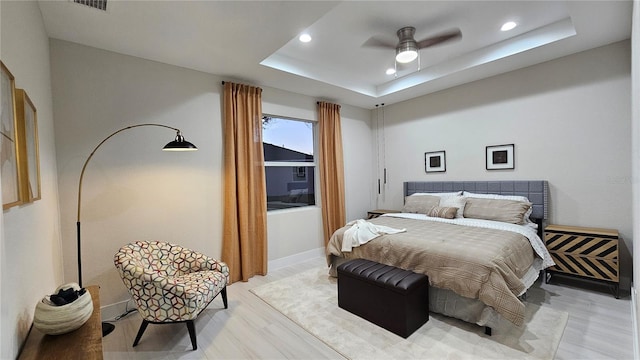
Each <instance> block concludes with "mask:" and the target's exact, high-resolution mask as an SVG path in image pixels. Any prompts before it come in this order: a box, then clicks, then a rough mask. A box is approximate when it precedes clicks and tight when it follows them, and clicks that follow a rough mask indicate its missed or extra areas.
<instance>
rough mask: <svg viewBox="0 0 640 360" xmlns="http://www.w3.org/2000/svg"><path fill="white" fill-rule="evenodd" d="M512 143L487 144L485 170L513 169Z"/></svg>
mask: <svg viewBox="0 0 640 360" xmlns="http://www.w3.org/2000/svg"><path fill="white" fill-rule="evenodd" d="M513 148H514V145H513V144H507V145H492V146H487V150H486V152H487V153H486V163H487V170H504V169H515V159H514V156H513Z"/></svg>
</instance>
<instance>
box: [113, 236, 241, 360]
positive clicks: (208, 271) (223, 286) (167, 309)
mask: <svg viewBox="0 0 640 360" xmlns="http://www.w3.org/2000/svg"><path fill="white" fill-rule="evenodd" d="M113 262H114V263H115V266H116V268H117V269H118V272H119V273H120V277H121V278H122V281H123V282H124V285H125V286H126V287H127V289H128V290H129V293H130V294H131V296H132V297H133V300H134V301H135V303H136V307H137V308H138V313H140V316H142V324H141V325H140V330H138V335H137V336H136V339H135V341H134V342H133V346H136V345H138V342H139V341H140V338H141V337H142V334H143V333H144V331H145V330H146V329H147V325H149V323H151V324H167V323H178V322H185V323H186V324H187V329H188V330H189V337H190V338H191V345H192V346H193V350H196V349H197V348H198V346H197V342H196V332H195V326H194V323H193V321H194V320H195V319H196V317H197V316H198V314H200V312H202V310H204V309H205V308H206V307H207V306H208V305H209V303H211V301H212V300H213V299H214V298H215V297H216V296H217V295H218V294H222V301H223V303H224V308H225V309H226V308H227V282H228V281H229V268H228V267H227V264H225V263H223V262H221V261H217V260H215V259H212V258H210V257H208V256H206V255H203V254H201V253H198V252H196V251H192V250H189V249H186V248H183V247H181V246H178V245H174V244H169V243H164V242H159V241H136V242H134V243H131V244H128V245H125V246H123V247H122V248H121V249H120V250H119V251H118V252H117V253H116V254H115V255H114V258H113Z"/></svg>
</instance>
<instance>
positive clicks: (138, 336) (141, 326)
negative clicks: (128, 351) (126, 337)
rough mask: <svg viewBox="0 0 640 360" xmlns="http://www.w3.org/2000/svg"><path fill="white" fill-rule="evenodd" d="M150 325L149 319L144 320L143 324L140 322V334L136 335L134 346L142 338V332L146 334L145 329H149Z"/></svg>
mask: <svg viewBox="0 0 640 360" xmlns="http://www.w3.org/2000/svg"><path fill="white" fill-rule="evenodd" d="M148 325H149V322H148V321H147V320H142V324H140V330H138V335H136V340H135V341H134V342H133V346H134V347H135V346H136V345H138V341H140V338H141V337H142V334H144V331H145V330H147V326H148Z"/></svg>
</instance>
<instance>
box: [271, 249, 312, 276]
mask: <svg viewBox="0 0 640 360" xmlns="http://www.w3.org/2000/svg"><path fill="white" fill-rule="evenodd" d="M320 256H324V247H321V248H317V249H312V250H308V251H305V252H301V253H298V254H293V255H290V256H285V257H283V258H280V259H275V260H270V261H269V263H268V267H269V271H271V270H278V269H280V268H283V267H287V266H289V265H293V264H297V263H299V262H303V261H307V260H311V259H315V258H317V257H320Z"/></svg>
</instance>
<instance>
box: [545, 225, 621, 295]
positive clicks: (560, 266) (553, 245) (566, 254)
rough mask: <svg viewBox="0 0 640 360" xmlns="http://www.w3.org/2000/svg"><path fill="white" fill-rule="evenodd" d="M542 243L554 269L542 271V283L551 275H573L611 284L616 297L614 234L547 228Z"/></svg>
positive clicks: (616, 233)
mask: <svg viewBox="0 0 640 360" xmlns="http://www.w3.org/2000/svg"><path fill="white" fill-rule="evenodd" d="M544 232H545V235H544V243H545V245H546V247H547V249H548V250H549V253H551V257H552V258H553V261H555V263H556V266H552V267H550V268H548V269H546V271H545V282H548V281H549V279H550V277H551V275H552V274H553V273H561V274H568V275H574V276H578V277H583V278H589V279H594V280H600V281H606V282H609V283H611V284H613V286H614V289H615V297H616V299H618V298H619V297H620V292H619V290H620V277H619V275H620V264H619V260H618V231H617V230H612V229H598V228H585V227H578V226H564V225H549V226H547V227H546V228H545V229H544Z"/></svg>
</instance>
